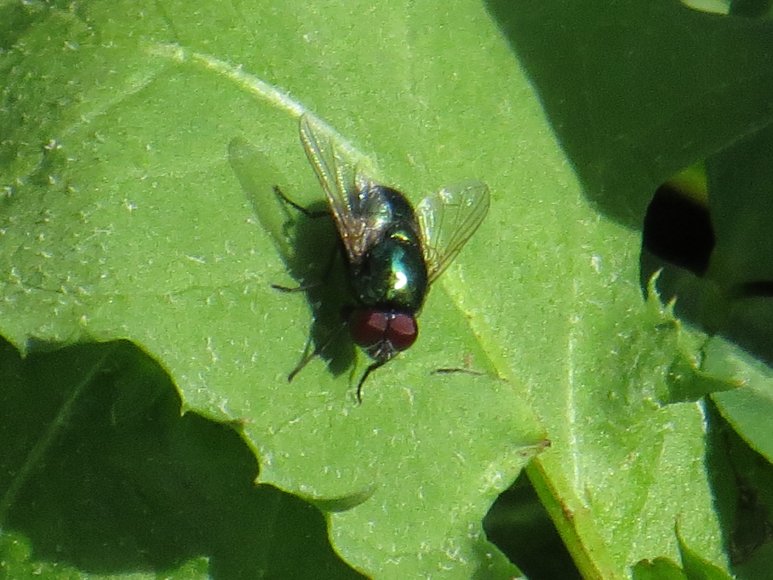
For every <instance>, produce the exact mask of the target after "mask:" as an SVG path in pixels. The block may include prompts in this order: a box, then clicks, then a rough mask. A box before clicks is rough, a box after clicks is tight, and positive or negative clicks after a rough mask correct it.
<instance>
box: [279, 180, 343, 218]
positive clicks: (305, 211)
mask: <svg viewBox="0 0 773 580" xmlns="http://www.w3.org/2000/svg"><path fill="white" fill-rule="evenodd" d="M274 193H275V194H276V195H277V197H279V199H281V200H282V201H283V202H285V203H286V204H287V205H289V206H291V207H294V208H295V209H296V210H298V211H299V212H301V213H302V214H303V215H305V216H306V217H308V218H312V219H316V218H321V217H330V212H329V211H327V210H324V209H321V210H319V211H311V210H310V209H308V208H306V207H303V206H302V205H301V204H299V203H296V202H294V201H293V200H292V199H290V198H289V197H287V196H286V195H285V193H284V191H282V189H281V188H280V187H279V186H278V185H275V186H274Z"/></svg>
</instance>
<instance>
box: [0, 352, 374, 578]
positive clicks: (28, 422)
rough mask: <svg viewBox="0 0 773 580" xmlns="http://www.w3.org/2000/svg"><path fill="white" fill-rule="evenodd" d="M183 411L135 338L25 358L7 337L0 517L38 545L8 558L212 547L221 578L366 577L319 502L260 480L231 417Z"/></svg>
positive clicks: (136, 556) (160, 558)
mask: <svg viewBox="0 0 773 580" xmlns="http://www.w3.org/2000/svg"><path fill="white" fill-rule="evenodd" d="M49 346H50V345H49ZM180 413H181V410H180V398H179V395H178V393H177V391H176V389H175V387H174V385H173V384H172V382H171V381H170V379H169V376H168V375H167V374H166V372H165V371H164V370H163V369H162V368H161V367H160V366H159V365H158V364H157V363H156V362H155V361H154V360H151V359H150V358H149V357H148V356H147V355H146V354H144V353H143V352H142V351H140V350H139V349H138V348H137V347H135V346H134V345H132V344H131V343H129V342H126V341H118V342H111V343H103V344H82V345H77V346H68V347H65V348H62V349H60V350H55V351H48V352H39V353H34V354H32V355H30V356H28V357H27V358H25V359H23V360H22V359H21V358H20V357H19V354H18V352H17V351H16V350H15V349H14V348H13V346H12V345H10V344H8V343H7V342H5V341H3V342H2V343H0V442H1V444H0V490H2V495H0V525H2V528H3V530H4V532H6V533H11V534H15V535H16V536H21V537H24V538H27V539H28V541H29V545H30V546H31V553H29V554H27V555H26V556H25V558H24V559H23V560H22V561H16V562H14V566H15V567H14V570H25V569H29V570H34V569H35V567H36V566H41V565H43V566H45V565H49V564H51V563H54V564H55V565H60V566H70V567H73V568H75V569H77V570H79V571H81V572H83V573H88V574H131V573H137V572H144V573H157V574H161V575H163V574H165V573H173V572H174V571H175V570H176V569H177V568H179V567H180V566H181V565H183V564H184V563H185V562H188V561H190V560H191V559H195V558H201V557H204V558H206V559H207V560H208V562H209V570H208V573H209V575H211V577H213V578H225V579H228V578H260V577H266V578H311V577H315V578H356V577H360V576H359V575H358V574H357V573H356V572H354V571H353V570H352V569H351V568H349V567H348V566H347V565H346V564H345V563H343V562H342V561H341V560H340V559H339V558H338V557H337V556H336V555H335V553H334V552H333V550H332V548H331V547H330V544H329V541H328V536H327V525H326V521H325V518H324V516H323V515H322V513H321V512H320V511H319V510H317V509H316V508H315V507H313V506H311V505H309V504H308V503H306V502H304V501H302V500H300V499H299V498H297V497H295V496H292V495H289V494H287V493H284V492H281V491H279V490H277V489H275V488H273V487H270V486H264V485H259V486H256V485H254V483H253V481H254V480H255V478H256V476H257V473H258V464H257V462H256V460H255V457H254V455H253V454H252V453H251V452H250V450H249V448H248V447H247V445H246V444H245V443H244V441H243V440H242V439H241V437H240V435H239V433H238V432H237V429H236V425H225V424H221V423H216V422H213V421H210V420H207V419H205V418H204V417H202V416H200V415H197V414H195V413H192V412H189V413H186V414H184V415H181V414H180ZM7 557H8V555H7V554H4V558H5V559H6V560H5V561H6V564H8V560H7Z"/></svg>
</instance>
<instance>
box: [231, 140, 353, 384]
mask: <svg viewBox="0 0 773 580" xmlns="http://www.w3.org/2000/svg"><path fill="white" fill-rule="evenodd" d="M228 157H229V162H230V164H231V167H232V168H233V170H234V173H235V174H236V176H237V178H238V180H239V183H240V184H241V186H242V189H243V190H244V192H245V194H246V195H247V198H248V199H249V201H250V203H251V205H252V208H253V210H254V212H255V216H256V217H257V218H258V222H259V223H260V225H261V227H262V228H263V229H264V230H265V231H267V232H268V233H269V235H270V236H271V239H272V241H273V243H274V246H275V247H276V249H277V252H278V253H279V255H280V257H281V258H282V261H283V262H284V263H285V265H286V266H287V270H288V274H289V276H290V278H291V280H287V281H284V280H277V283H276V284H274V285H273V286H274V288H275V289H277V290H284V291H285V292H287V293H288V297H289V296H290V295H292V294H295V293H297V294H303V295H305V297H306V300H307V302H308V303H309V306H310V308H311V313H312V323H311V330H310V332H309V337H308V340H307V343H306V346H305V349H304V352H303V356H302V358H301V361H300V363H299V365H298V367H297V368H296V369H294V370H293V372H292V373H291V375H290V377H288V378H290V379H292V377H293V376H294V375H295V373H296V372H298V371H300V370H301V369H302V368H303V366H304V365H305V364H306V363H307V362H309V361H310V360H311V359H312V358H313V357H314V356H316V355H319V356H320V357H322V358H323V359H324V360H325V361H326V362H327V364H328V368H329V370H330V372H332V373H333V374H334V375H336V376H337V375H340V374H341V373H343V372H344V371H346V370H347V369H349V368H351V366H352V364H353V362H354V356H355V349H354V344H353V342H352V341H351V339H350V337H349V333H348V332H347V331H346V329H345V327H344V320H343V317H342V312H343V311H344V309H345V308H346V307H347V306H348V305H350V304H351V303H352V300H351V296H350V292H349V286H348V283H347V281H346V271H345V268H346V266H345V264H344V260H343V259H342V253H341V252H342V248H341V243H340V240H339V238H338V233H337V231H336V228H335V225H334V223H333V220H332V219H331V217H330V215H329V208H328V206H327V203H325V202H324V201H321V200H320V201H318V202H314V203H312V204H310V205H308V206H304V205H303V204H300V203H298V202H297V200H296V199H294V197H293V193H294V192H292V191H289V190H287V189H285V188H281V189H279V188H278V186H277V184H279V183H282V182H283V181H284V179H282V176H281V173H280V172H279V171H278V170H277V169H276V168H275V167H274V166H273V165H272V164H271V162H270V161H269V159H268V156H267V155H266V154H264V153H263V152H262V151H260V150H259V149H257V148H256V147H255V146H254V145H252V144H250V143H249V142H247V141H246V140H244V139H242V138H234V139H233V140H232V141H231V143H230V144H229V147H228Z"/></svg>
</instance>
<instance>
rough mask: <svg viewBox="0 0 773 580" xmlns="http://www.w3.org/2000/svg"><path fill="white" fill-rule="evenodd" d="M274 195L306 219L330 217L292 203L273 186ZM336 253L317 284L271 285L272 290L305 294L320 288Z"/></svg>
mask: <svg viewBox="0 0 773 580" xmlns="http://www.w3.org/2000/svg"><path fill="white" fill-rule="evenodd" d="M274 193H275V194H276V196H277V197H278V198H279V199H281V200H282V201H283V202H285V203H286V204H287V205H289V206H290V207H293V208H295V209H296V210H297V211H299V212H301V213H302V214H303V215H305V216H306V217H307V218H310V219H318V218H323V217H330V212H329V211H327V210H319V211H311V210H310V209H308V208H306V207H303V206H302V205H301V204H299V203H296V202H294V201H293V200H292V199H290V198H289V197H287V195H285V193H284V192H283V191H282V189H281V188H280V187H279V186H278V185H275V186H274ZM336 254H337V251H333V252H332V253H331V255H330V260H329V261H328V263H327V266H325V273H324V274H323V275H322V278H321V281H319V282H310V283H308V284H301V285H299V286H283V285H281V284H271V287H272V288H273V289H274V290H279V291H280V292H305V291H307V290H310V289H312V288H317V287H318V286H321V285H322V283H323V282H324V281H325V280H327V278H328V276H329V275H330V272H331V270H332V269H333V264H334V263H335V257H336Z"/></svg>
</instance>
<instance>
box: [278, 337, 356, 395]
mask: <svg viewBox="0 0 773 580" xmlns="http://www.w3.org/2000/svg"><path fill="white" fill-rule="evenodd" d="M345 326H346V324H342V325H341V326H339V327H338V328H336V329H335V330H334V331H333V332H331V333H330V336H328V337H327V339H326V340H325V342H323V343H322V344H320V345H319V346H318V347H317V348H315V349H314V350H311V343H312V342H313V339H312V338H311V337H309V339H308V340H307V341H306V348H304V349H303V356H301V360H299V361H298V364H297V365H295V368H294V369H293V370H292V371H290V374H289V375H287V382H288V383H290V382H292V380H293V379H294V378H295V375H297V374H298V373H299V372H301V371H302V370H303V369H304V367H305V366H306V365H307V364H309V363H310V362H311V361H312V359H314V358H315V357H317V356H319V355H321V354H322V353H323V352H325V349H326V348H327V347H328V346H330V344H331V343H332V342H333V340H335V338H336V337H337V336H338V335H339V334H340V333H341V331H342V330H343V329H344V327H345Z"/></svg>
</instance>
